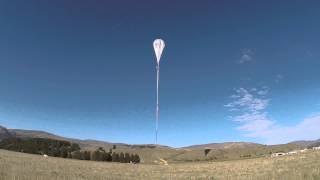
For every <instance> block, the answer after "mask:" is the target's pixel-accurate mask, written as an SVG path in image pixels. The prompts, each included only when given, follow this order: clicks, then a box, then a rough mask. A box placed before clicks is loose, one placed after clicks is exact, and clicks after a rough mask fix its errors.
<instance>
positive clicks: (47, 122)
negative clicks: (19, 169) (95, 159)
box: [0, 0, 320, 147]
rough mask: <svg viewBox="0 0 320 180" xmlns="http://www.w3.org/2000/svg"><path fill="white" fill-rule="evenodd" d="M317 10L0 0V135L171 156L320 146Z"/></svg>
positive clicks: (216, 1) (292, 0) (202, 2)
mask: <svg viewBox="0 0 320 180" xmlns="http://www.w3.org/2000/svg"><path fill="white" fill-rule="evenodd" d="M319 19H320V2H319V1H313V0H309V1H304V0H283V1H277V0H269V1H256V0H241V1H238V0H230V1H225V0H199V1H195V0H184V1H182V0H181V1H178V0H177V1H172V0H171V1H169V0H162V1H153V0H148V1H147V0H137V1H129V0H126V1H125V0H105V1H103V0H91V1H85V0H56V1H49V0H43V1H37V0H29V1H23V0H2V1H0V125H2V126H5V127H8V128H19V129H35V130H44V131H48V132H51V133H54V134H58V135H61V136H66V137H72V138H80V139H97V140H103V141H109V142H123V143H130V144H144V143H147V144H151V143H154V142H155V106H156V104H155V103H156V68H155V67H156V59H155V55H154V51H153V47H152V42H153V40H154V39H156V38H162V39H164V41H165V43H166V47H165V49H164V52H163V55H162V59H161V62H160V88H159V91H160V121H159V137H158V143H159V144H164V145H169V146H173V147H182V146H187V145H192V144H203V143H215V142H227V141H232V142H234V141H250V142H257V143H262V144H277V143H287V142H290V141H293V140H302V139H304V140H313V139H318V138H320V79H319V77H320V71H319V68H320V21H319Z"/></svg>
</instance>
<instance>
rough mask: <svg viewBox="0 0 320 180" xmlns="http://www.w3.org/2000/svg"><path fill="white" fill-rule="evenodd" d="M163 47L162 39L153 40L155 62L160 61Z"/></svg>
mask: <svg viewBox="0 0 320 180" xmlns="http://www.w3.org/2000/svg"><path fill="white" fill-rule="evenodd" d="M164 47H165V44H164V41H163V40H162V39H156V40H154V41H153V48H154V52H155V53H156V57H157V62H158V64H159V63H160V58H161V54H162V51H163V49H164Z"/></svg>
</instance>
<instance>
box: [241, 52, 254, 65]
mask: <svg viewBox="0 0 320 180" xmlns="http://www.w3.org/2000/svg"><path fill="white" fill-rule="evenodd" d="M253 56H254V51H253V50H252V49H243V50H242V51H241V57H240V60H239V63H241V64H243V63H246V62H250V61H252V60H253Z"/></svg>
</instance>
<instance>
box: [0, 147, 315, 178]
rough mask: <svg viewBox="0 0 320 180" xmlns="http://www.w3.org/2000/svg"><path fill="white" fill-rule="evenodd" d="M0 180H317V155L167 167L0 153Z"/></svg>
mask: <svg viewBox="0 0 320 180" xmlns="http://www.w3.org/2000/svg"><path fill="white" fill-rule="evenodd" d="M0 179H1V180H29V179H30V180H42V179H43V180H53V179H59V180H83V179H88V180H89V179H90V180H95V179H97V180H102V179H104V180H105V179H268V180H269V179H275V180H278V179H284V180H286V179H288V180H295V179H320V152H319V151H318V152H315V151H311V152H307V153H303V154H298V155H292V156H285V157H278V158H269V157H265V158H256V159H247V160H236V161H224V162H190V163H174V164H169V165H168V166H164V165H150V164H137V165H134V164H120V163H107V162H89V161H79V160H71V159H61V158H52V157H49V158H44V157H42V156H39V155H31V154H23V153H16V152H9V151H5V150H0Z"/></svg>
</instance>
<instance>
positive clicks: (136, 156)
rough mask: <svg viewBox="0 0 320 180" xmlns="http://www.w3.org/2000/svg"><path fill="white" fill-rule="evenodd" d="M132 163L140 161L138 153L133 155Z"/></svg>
mask: <svg viewBox="0 0 320 180" xmlns="http://www.w3.org/2000/svg"><path fill="white" fill-rule="evenodd" d="M133 157H134V158H133V163H140V157H139V155H138V154H135V155H133Z"/></svg>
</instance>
